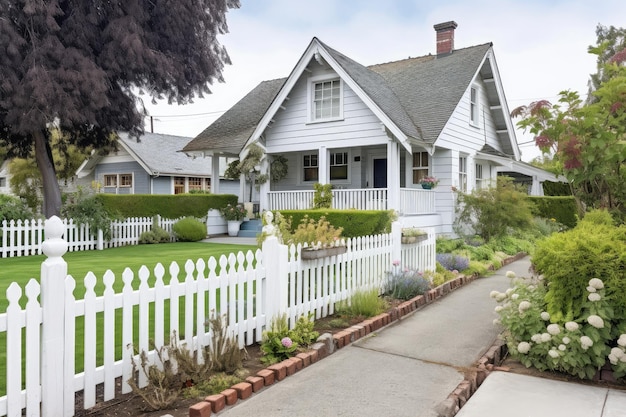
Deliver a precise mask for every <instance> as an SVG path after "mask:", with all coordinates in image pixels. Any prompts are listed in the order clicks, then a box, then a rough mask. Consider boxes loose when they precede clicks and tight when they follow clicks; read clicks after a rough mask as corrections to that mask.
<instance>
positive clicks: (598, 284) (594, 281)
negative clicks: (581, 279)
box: [589, 278, 604, 290]
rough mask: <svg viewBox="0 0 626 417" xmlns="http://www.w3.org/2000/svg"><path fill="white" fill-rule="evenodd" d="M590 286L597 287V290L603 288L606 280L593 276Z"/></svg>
mask: <svg viewBox="0 0 626 417" xmlns="http://www.w3.org/2000/svg"><path fill="white" fill-rule="evenodd" d="M589 286H590V287H593V288H595V289H596V290H601V289H602V288H604V282H602V280H601V279H600V278H591V279H590V280H589Z"/></svg>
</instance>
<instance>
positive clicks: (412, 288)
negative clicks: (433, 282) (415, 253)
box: [383, 265, 430, 300]
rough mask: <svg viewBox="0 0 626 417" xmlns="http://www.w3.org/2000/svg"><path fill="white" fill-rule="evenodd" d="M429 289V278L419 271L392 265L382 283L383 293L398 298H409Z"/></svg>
mask: <svg viewBox="0 0 626 417" xmlns="http://www.w3.org/2000/svg"><path fill="white" fill-rule="evenodd" d="M429 289H430V280H429V279H427V278H425V277H424V274H423V273H422V272H419V271H415V270H410V269H402V268H401V267H400V266H399V265H394V267H393V270H392V271H390V272H388V273H387V279H386V280H385V282H384V283H383V294H384V295H386V296H389V297H392V298H396V299H398V300H410V299H411V298H413V297H416V296H418V295H421V294H424V293H425V292H426V291H428V290H429Z"/></svg>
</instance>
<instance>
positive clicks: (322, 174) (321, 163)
mask: <svg viewBox="0 0 626 417" xmlns="http://www.w3.org/2000/svg"><path fill="white" fill-rule="evenodd" d="M317 176H318V181H317V182H319V183H320V184H328V149H326V146H320V148H319V150H318V156H317Z"/></svg>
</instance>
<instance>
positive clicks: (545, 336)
mask: <svg viewBox="0 0 626 417" xmlns="http://www.w3.org/2000/svg"><path fill="white" fill-rule="evenodd" d="M550 340H552V336H550V333H541V341H542V342H549V341H550Z"/></svg>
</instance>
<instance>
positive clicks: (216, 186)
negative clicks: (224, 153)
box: [211, 154, 220, 194]
mask: <svg viewBox="0 0 626 417" xmlns="http://www.w3.org/2000/svg"><path fill="white" fill-rule="evenodd" d="M219 193H220V156H219V155H216V154H213V156H211V194H219Z"/></svg>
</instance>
